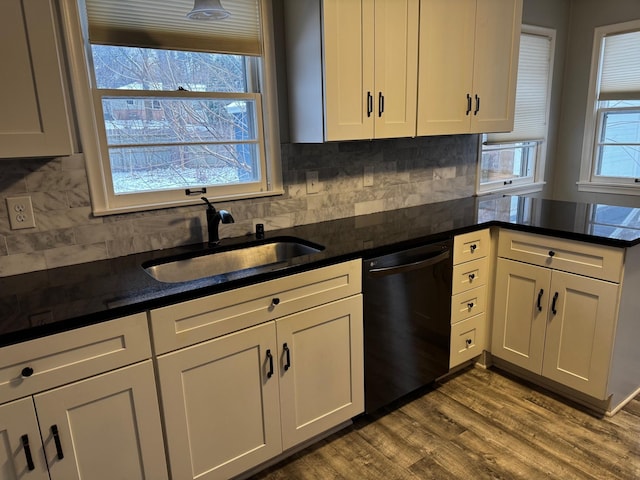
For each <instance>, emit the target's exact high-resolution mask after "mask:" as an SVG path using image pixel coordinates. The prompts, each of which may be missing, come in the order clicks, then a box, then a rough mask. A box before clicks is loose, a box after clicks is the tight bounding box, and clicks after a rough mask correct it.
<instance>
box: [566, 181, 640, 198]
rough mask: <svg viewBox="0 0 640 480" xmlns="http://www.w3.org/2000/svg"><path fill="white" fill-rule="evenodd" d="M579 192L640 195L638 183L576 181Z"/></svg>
mask: <svg viewBox="0 0 640 480" xmlns="http://www.w3.org/2000/svg"><path fill="white" fill-rule="evenodd" d="M577 185H578V191H579V192H592V193H609V194H614V195H640V184H636V183H633V184H631V183H630V184H623V183H595V182H577Z"/></svg>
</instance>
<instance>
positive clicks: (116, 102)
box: [92, 45, 261, 194]
mask: <svg viewBox="0 0 640 480" xmlns="http://www.w3.org/2000/svg"><path fill="white" fill-rule="evenodd" d="M92 54H93V64H94V70H95V79H96V84H97V94H98V95H99V96H100V98H101V106H102V115H103V117H104V129H105V130H104V133H105V135H104V136H105V139H106V143H107V149H108V155H109V162H110V170H111V177H112V181H113V189H114V193H115V194H126V193H134V192H145V191H157V190H163V189H176V188H186V187H198V186H203V185H204V186H219V185H228V184H235V183H245V182H256V181H258V180H259V178H260V168H261V165H260V149H259V148H258V147H259V140H260V138H259V129H258V128H257V123H258V119H257V111H256V110H257V107H256V102H257V96H256V95H252V94H248V89H247V74H246V72H247V68H246V67H247V65H248V64H249V63H250V61H251V59H248V58H246V57H243V56H241V55H225V54H216V53H201V52H184V51H175V50H159V49H150V48H137V47H118V46H105V45H93V46H92Z"/></svg>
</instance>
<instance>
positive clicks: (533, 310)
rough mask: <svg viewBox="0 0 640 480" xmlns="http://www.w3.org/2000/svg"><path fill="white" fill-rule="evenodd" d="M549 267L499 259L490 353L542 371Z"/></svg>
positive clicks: (534, 370)
mask: <svg viewBox="0 0 640 480" xmlns="http://www.w3.org/2000/svg"><path fill="white" fill-rule="evenodd" d="M550 283H551V270H549V269H547V268H542V267H536V266H534V265H528V264H526V263H520V262H514V261H512V260H506V259H504V258H498V262H497V269H496V284H495V304H494V319H493V333H492V343H491V353H492V355H495V356H496V357H499V358H502V359H503V360H506V361H508V362H511V363H513V364H514V365H517V366H519V367H522V368H525V369H527V370H529V371H531V372H534V373H537V374H541V373H542V361H543V357H544V335H545V330H546V323H547V311H548V310H547V304H548V300H549V295H550V292H549V285H550Z"/></svg>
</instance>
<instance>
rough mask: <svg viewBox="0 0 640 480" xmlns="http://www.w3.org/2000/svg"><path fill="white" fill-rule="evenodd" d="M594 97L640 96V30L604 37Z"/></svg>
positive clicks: (620, 98)
mask: <svg viewBox="0 0 640 480" xmlns="http://www.w3.org/2000/svg"><path fill="white" fill-rule="evenodd" d="M601 71H602V73H601V77H600V92H599V94H598V100H640V32H627V33H622V34H616V35H611V36H607V37H605V38H604V52H603V54H602V70H601Z"/></svg>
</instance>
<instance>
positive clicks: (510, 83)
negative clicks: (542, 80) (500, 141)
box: [417, 0, 522, 135]
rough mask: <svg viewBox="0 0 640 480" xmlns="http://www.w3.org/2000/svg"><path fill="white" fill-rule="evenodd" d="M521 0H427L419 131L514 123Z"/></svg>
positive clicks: (492, 128)
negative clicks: (453, 0)
mask: <svg viewBox="0 0 640 480" xmlns="http://www.w3.org/2000/svg"><path fill="white" fill-rule="evenodd" d="M521 21H522V0H457V1H455V2H452V1H451V0H422V1H421V3H420V61H419V79H418V127H417V131H418V135H441V134H456V133H483V132H500V131H510V130H512V129H513V114H514V108H515V88H516V78H517V77H516V75H517V69H518V53H519V46H520V28H521Z"/></svg>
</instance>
